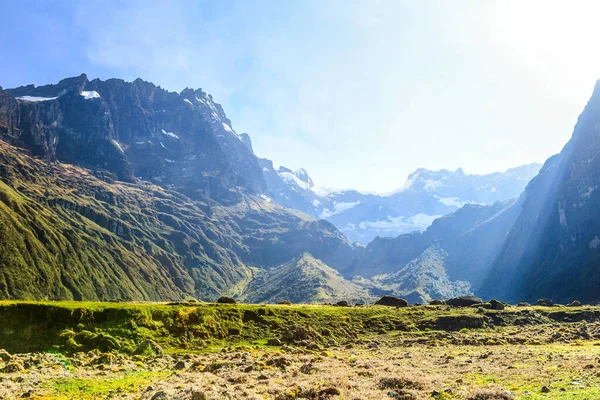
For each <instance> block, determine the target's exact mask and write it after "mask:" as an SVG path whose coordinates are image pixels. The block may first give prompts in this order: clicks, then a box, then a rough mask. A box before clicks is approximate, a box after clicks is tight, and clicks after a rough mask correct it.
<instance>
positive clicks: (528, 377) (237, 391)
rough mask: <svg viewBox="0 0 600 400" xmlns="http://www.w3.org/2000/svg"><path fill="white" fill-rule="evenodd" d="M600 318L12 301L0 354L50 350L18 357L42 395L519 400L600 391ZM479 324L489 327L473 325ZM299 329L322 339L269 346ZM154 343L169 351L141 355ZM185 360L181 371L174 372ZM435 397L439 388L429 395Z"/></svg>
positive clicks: (546, 311) (0, 314)
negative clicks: (506, 397) (138, 351)
mask: <svg viewBox="0 0 600 400" xmlns="http://www.w3.org/2000/svg"><path fill="white" fill-rule="evenodd" d="M596 313H598V315H600V308H598V307H578V308H565V307H553V308H540V307H528V308H516V307H508V308H507V309H506V310H504V311H486V313H485V314H483V315H482V314H478V313H477V310H476V309H473V308H464V309H458V308H450V307H446V306H435V307H429V306H419V307H407V308H399V309H396V308H393V307H384V306H365V307H333V306H319V305H269V306H266V305H247V304H237V305H226V304H211V303H190V304H187V303H186V304H181V303H176V304H167V303H97V302H85V303H81V302H15V301H3V302H0V319H1V320H2V321H6V323H5V325H4V326H3V327H2V328H0V348H2V347H4V348H7V349H9V351H10V352H11V353H19V352H32V351H45V350H52V351H53V354H51V355H49V356H51V360H52V361H51V362H50V363H48V362H47V361H43V362H40V363H38V364H39V365H37V366H36V365H27V359H28V357H30V356H28V355H23V356H22V357H21V358H20V359H19V360H20V361H19V362H21V363H22V364H23V366H24V368H25V370H24V371H21V372H18V373H16V375H17V376H18V375H22V376H24V377H28V376H30V374H32V373H34V371H35V370H36V368H37V371H38V372H35V374H36V376H40V377H41V378H40V379H41V383H40V385H39V386H37V387H36V388H35V390H36V391H37V392H38V393H39V394H40V395H41V396H42V397H41V398H55V399H62V398H106V397H111V396H113V397H115V396H116V397H122V398H131V399H133V398H140V396H142V393H143V396H142V397H143V398H145V397H148V398H149V397H152V395H153V393H154V392H157V391H165V392H166V393H167V394H168V395H169V396H171V397H182V398H184V399H186V398H189V394H190V392H189V390H190V387H191V386H195V387H198V388H199V390H201V391H202V392H204V393H205V394H206V395H207V398H208V399H220V398H249V399H259V398H260V399H277V400H281V399H295V398H317V397H318V396H319V393H338V392H339V395H332V396H333V397H331V396H330V397H329V398H332V399H337V398H339V399H347V398H362V399H382V398H386V397H387V392H388V391H390V390H405V391H407V392H410V393H412V395H413V396H414V397H413V398H414V399H430V398H438V399H444V400H448V399H463V400H466V399H477V400H479V399H493V398H500V399H502V398H503V397H501V396H503V393H506V391H510V392H511V393H512V394H513V395H514V396H515V398H518V399H533V400H538V399H572V398H579V399H586V398H587V399H595V398H599V397H600V389H599V388H600V363H598V360H599V359H600V346H598V345H599V344H600V323H598V322H597V321H596V319H598V317H596V315H597V314H596ZM481 318H483V322H484V325H483V326H481V327H479V328H473V327H472V325H473V321H477V323H479V321H480V319H481ZM584 318H588V320H587V321H582V319H584ZM292 325H300V326H303V327H306V328H307V329H309V330H310V331H311V332H313V334H314V335H313V336H312V337H313V340H315V341H316V342H317V343H318V344H320V346H321V347H320V348H318V347H317V348H315V349H312V350H311V349H309V348H304V347H302V346H296V345H292V346H291V347H277V346H266V341H267V340H268V339H271V338H282V337H283V336H284V333H285V332H286V330H287V329H288V328H289V327H290V326H292ZM463 325H468V326H471V327H469V328H468V329H465V328H466V326H463ZM145 339H152V340H153V341H156V342H157V343H159V344H160V345H161V346H163V348H164V349H165V350H166V352H167V353H170V355H165V356H157V355H143V356H136V355H131V353H132V352H133V350H134V349H135V347H136V345H137V344H138V343H140V342H141V341H143V340H145ZM331 340H333V341H334V345H333V346H332V347H328V346H327V345H326V343H328V342H329V341H331ZM373 343H375V344H376V345H373ZM81 351H84V353H82V352H81ZM107 352H108V353H109V354H108V355H107ZM30 354H31V353H30ZM38 354H39V353H38ZM98 360H101V361H98ZM178 360H179V361H181V360H184V361H185V366H184V367H183V369H182V370H175V369H174V365H175V364H176V362H178ZM0 364H2V363H1V362H0ZM0 366H1V365H0ZM0 375H1V374H0ZM0 377H1V376H0ZM4 382H9V386H8V388H7V389H5V390H9V392H6V393H5V394H7V393H8V394H15V393H16V394H20V393H23V392H25V391H26V389H27V388H28V387H29V386H27V385H28V383H27V382H28V379H25V380H22V381H18V380H9V381H4ZM389 382H392V383H393V385H392V386H393V388H392V387H391V386H390V385H391V384H390V383H389ZM11 385H12V386H11ZM148 386H152V388H153V389H152V391H151V392H149V393H146V388H147V387H148ZM402 386H405V387H402ZM544 386H547V387H548V388H549V390H550V391H549V392H548V393H545V392H543V391H542V388H543V387H544ZM2 390H3V389H1V388H0V397H2ZM434 391H435V392H436V393H438V392H439V393H440V394H439V395H438V396H437V397H432V393H433V392H434ZM494 393H496V397H491V396H492V394H494ZM186 396H187V397H186ZM303 396H304V397H303ZM311 396H312V397H311ZM315 396H316V397H315ZM335 396H338V397H335ZM498 396H500V397H498Z"/></svg>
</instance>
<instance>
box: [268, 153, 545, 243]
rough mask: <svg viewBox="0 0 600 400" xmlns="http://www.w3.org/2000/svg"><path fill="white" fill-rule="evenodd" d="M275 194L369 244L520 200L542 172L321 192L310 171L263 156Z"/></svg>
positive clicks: (454, 175)
mask: <svg viewBox="0 0 600 400" xmlns="http://www.w3.org/2000/svg"><path fill="white" fill-rule="evenodd" d="M259 163H260V165H261V167H262V170H263V175H264V177H265V181H266V182H267V187H268V190H269V195H270V196H271V197H272V198H273V200H275V201H277V202H278V203H280V204H283V205H285V206H288V207H291V208H295V209H297V210H300V211H303V212H305V213H307V214H310V215H312V216H313V217H316V218H321V219H326V220H328V221H330V222H332V223H333V224H335V225H336V226H337V227H338V229H340V230H341V231H342V232H343V233H344V234H345V235H346V236H347V237H348V238H349V239H351V240H353V241H358V242H361V243H364V244H366V243H368V242H370V241H371V240H373V239H374V238H375V237H376V236H397V235H400V234H402V233H407V232H412V231H418V230H424V229H426V228H427V227H428V226H429V225H431V223H432V222H433V220H435V219H436V218H439V217H441V216H443V215H447V214H449V213H451V212H453V211H456V210H457V209H459V208H460V207H462V206H463V205H465V204H493V203H495V202H497V201H503V200H507V199H511V198H515V197H517V196H519V194H521V192H522V191H523V190H524V189H525V186H526V185H527V183H528V182H529V181H530V180H531V179H532V178H533V177H534V176H535V175H536V174H537V173H538V171H539V170H540V167H541V165H540V164H528V165H523V166H520V167H516V168H512V169H509V170H507V171H505V172H495V173H492V174H486V175H472V174H467V173H465V172H464V171H463V170H462V169H461V168H459V169H457V170H456V171H448V170H445V169H443V170H439V171H431V170H427V169H423V168H420V169H417V170H416V171H415V172H413V173H412V174H410V175H409V176H408V179H407V180H406V182H405V184H404V186H403V187H402V188H401V189H399V190H398V191H396V192H394V193H392V194H389V195H377V194H367V193H361V192H358V191H356V190H345V191H335V192H327V191H323V190H320V189H319V188H318V187H316V186H315V184H314V182H313V181H312V179H311V178H310V176H309V175H308V173H307V172H306V170H305V169H299V170H297V171H292V170H290V169H289V168H286V167H279V168H275V167H274V166H273V162H272V161H270V160H267V159H259Z"/></svg>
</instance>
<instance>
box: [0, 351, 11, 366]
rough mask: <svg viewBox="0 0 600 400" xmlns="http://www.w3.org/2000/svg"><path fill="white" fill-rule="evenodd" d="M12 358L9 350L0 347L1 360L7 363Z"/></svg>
mask: <svg viewBox="0 0 600 400" xmlns="http://www.w3.org/2000/svg"><path fill="white" fill-rule="evenodd" d="M11 359H12V357H11V355H10V354H9V353H8V351H6V350H4V349H0V360H2V361H4V362H5V363H7V362H9V361H10V360H11Z"/></svg>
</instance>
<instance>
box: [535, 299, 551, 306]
mask: <svg viewBox="0 0 600 400" xmlns="http://www.w3.org/2000/svg"><path fill="white" fill-rule="evenodd" d="M535 305H536V306H542V307H554V302H553V301H552V299H539V300H538V301H536V302H535Z"/></svg>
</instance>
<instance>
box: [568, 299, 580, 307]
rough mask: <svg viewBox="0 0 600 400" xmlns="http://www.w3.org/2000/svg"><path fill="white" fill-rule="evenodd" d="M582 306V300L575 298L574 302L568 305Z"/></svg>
mask: <svg viewBox="0 0 600 400" xmlns="http://www.w3.org/2000/svg"><path fill="white" fill-rule="evenodd" d="M580 306H581V302H580V301H579V300H573V301H572V302H570V303H569V304H567V307H580Z"/></svg>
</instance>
